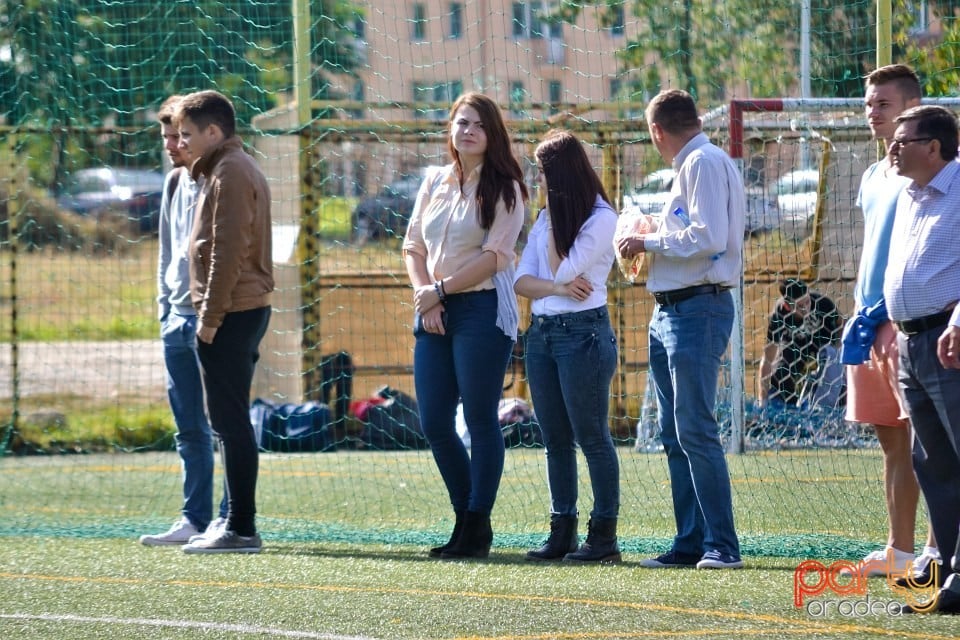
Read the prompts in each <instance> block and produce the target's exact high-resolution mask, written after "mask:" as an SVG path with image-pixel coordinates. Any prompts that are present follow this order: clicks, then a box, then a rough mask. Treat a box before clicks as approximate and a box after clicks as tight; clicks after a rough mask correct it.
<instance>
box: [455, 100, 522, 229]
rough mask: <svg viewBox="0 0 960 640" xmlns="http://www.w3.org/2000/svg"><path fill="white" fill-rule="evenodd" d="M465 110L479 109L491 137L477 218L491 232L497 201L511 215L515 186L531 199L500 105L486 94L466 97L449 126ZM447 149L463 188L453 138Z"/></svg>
mask: <svg viewBox="0 0 960 640" xmlns="http://www.w3.org/2000/svg"><path fill="white" fill-rule="evenodd" d="M462 106H469V107H473V108H474V109H476V111H477V115H479V116H480V122H482V123H483V131H484V133H485V134H486V136H487V151H486V153H484V156H483V168H482V169H481V170H480V185H479V186H478V187H477V204H478V207H477V218H478V221H479V222H480V227H481V228H483V229H489V228H490V227H491V226H492V225H493V219H494V218H495V217H496V216H497V200H500V199H501V198H502V199H503V203H504V204H505V205H506V207H507V211H511V210H513V207H514V206H515V205H516V200H517V194H516V192H515V191H514V188H515V187H514V185H515V184H518V185H520V193H521V194H522V195H523V199H524V200H526V199H527V197H528V196H527V186H526V185H525V184H524V182H523V171H522V170H521V169H520V163H519V162H517V159H516V158H515V157H514V155H513V150H512V149H511V147H510V134H508V133H507V126H506V124H504V122H503V114H501V113H500V107H498V106H497V103H496V102H494V101H493V100H491V99H490V98H488V97H487V96H485V95H483V94H482V93H476V92H470V93H465V94H463V95H462V96H460V97H459V98H457V100H456V101H455V102H454V103H453V106H452V107H450V117H449V119H448V122H453V119H454V118H455V117H456V115H457V110H458V109H459V108H460V107H462ZM447 149H448V151H449V152H450V156H451V157H452V158H453V162H454V165H455V166H456V171H457V178H458V179H459V180H460V184H463V179H464V175H463V165H462V164H461V163H460V153H459V152H458V151H457V150H456V149H455V148H454V146H453V139H452V138H448V140H447Z"/></svg>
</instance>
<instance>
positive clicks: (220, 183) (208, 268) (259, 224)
mask: <svg viewBox="0 0 960 640" xmlns="http://www.w3.org/2000/svg"><path fill="white" fill-rule="evenodd" d="M190 172H191V174H192V175H193V179H194V180H198V179H199V178H200V176H201V175H202V176H203V187H202V189H201V192H200V196H199V197H198V198H197V204H196V206H197V211H196V214H195V216H194V222H193V231H192V232H191V234H190V299H191V301H192V302H193V306H194V307H196V309H197V315H198V316H199V320H200V322H201V323H202V324H203V326H206V327H219V326H220V325H221V323H222V322H223V316H224V315H226V314H227V313H230V312H234V311H249V310H250V309H258V308H260V307H265V306H268V305H269V304H270V294H271V292H272V291H273V286H274V282H273V260H272V248H271V228H270V224H271V221H270V187H269V186H268V185H267V180H266V177H264V175H263V172H262V171H261V170H260V167H258V166H257V163H256V162H255V161H254V159H253V158H251V157H250V156H249V155H247V153H246V152H244V150H243V142H242V141H241V139H240V138H239V137H238V136H232V137H230V138H228V139H226V140H224V141H223V142H222V143H220V144H219V145H217V146H215V147H213V148H212V149H210V150H209V152H208V153H207V154H205V155H204V156H203V157H201V158H198V159H197V160H196V161H195V162H194V163H193V166H192V167H191V169H190Z"/></svg>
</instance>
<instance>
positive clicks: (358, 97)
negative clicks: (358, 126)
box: [350, 80, 366, 120]
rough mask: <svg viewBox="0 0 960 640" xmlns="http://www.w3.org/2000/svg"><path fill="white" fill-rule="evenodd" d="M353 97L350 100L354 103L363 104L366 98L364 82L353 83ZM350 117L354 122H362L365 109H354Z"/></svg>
mask: <svg viewBox="0 0 960 640" xmlns="http://www.w3.org/2000/svg"><path fill="white" fill-rule="evenodd" d="M352 93H353V95H351V96H350V99H351V100H353V101H354V102H363V101H364V98H365V97H366V87H365V86H364V84H363V80H357V81H356V82H354V83H353V92H352ZM350 117H351V118H353V119H354V120H360V119H361V118H363V109H352V110H351V111H350Z"/></svg>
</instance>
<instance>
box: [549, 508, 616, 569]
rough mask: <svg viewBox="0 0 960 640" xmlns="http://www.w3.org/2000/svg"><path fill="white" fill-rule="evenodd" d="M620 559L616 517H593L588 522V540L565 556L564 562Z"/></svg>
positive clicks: (608, 561) (613, 560) (612, 560)
mask: <svg viewBox="0 0 960 640" xmlns="http://www.w3.org/2000/svg"><path fill="white" fill-rule="evenodd" d="M620 560H621V557H620V548H619V547H618V546H617V519H616V518H596V519H594V518H591V519H590V522H589V523H588V524H587V540H586V542H584V543H583V544H582V545H580V548H579V549H577V550H576V551H574V552H573V553H568V554H567V555H565V556H564V557H563V561H564V562H602V563H614V562H620Z"/></svg>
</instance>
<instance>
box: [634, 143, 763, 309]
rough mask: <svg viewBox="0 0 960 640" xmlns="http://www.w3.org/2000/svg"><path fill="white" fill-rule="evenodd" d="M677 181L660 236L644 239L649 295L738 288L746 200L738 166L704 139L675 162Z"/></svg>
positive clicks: (664, 214)
mask: <svg viewBox="0 0 960 640" xmlns="http://www.w3.org/2000/svg"><path fill="white" fill-rule="evenodd" d="M673 168H674V170H675V171H676V172H677V177H676V179H675V180H674V181H673V189H672V190H671V193H670V195H671V197H670V200H669V201H668V202H667V204H666V205H665V206H664V210H663V215H661V216H660V227H659V228H658V229H657V231H656V233H653V234H651V235H648V236H646V239H645V241H644V249H645V250H646V251H647V253H649V254H650V256H649V258H648V267H649V275H648V277H647V289H649V290H650V291H653V292H660V291H671V290H674V289H683V288H685V287H692V286H696V285H701V284H719V285H724V286H728V287H737V286H740V271H741V267H742V260H743V255H742V253H743V227H744V218H745V212H746V210H747V198H746V194H745V192H744V189H743V178H742V176H741V175H740V171H739V170H738V169H737V166H736V165H735V164H734V163H733V160H731V159H730V156H728V155H727V154H726V152H724V151H723V150H722V149H721V148H719V147H717V146H716V145H714V144H713V143H711V142H710V139H709V138H707V136H706V134H703V133H699V134H697V135H696V136H694V137H693V138H692V139H691V140H690V141H689V142H687V144H686V145H684V147H683V149H681V150H680V153H678V154H677V156H676V157H675V158H674V159H673Z"/></svg>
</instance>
